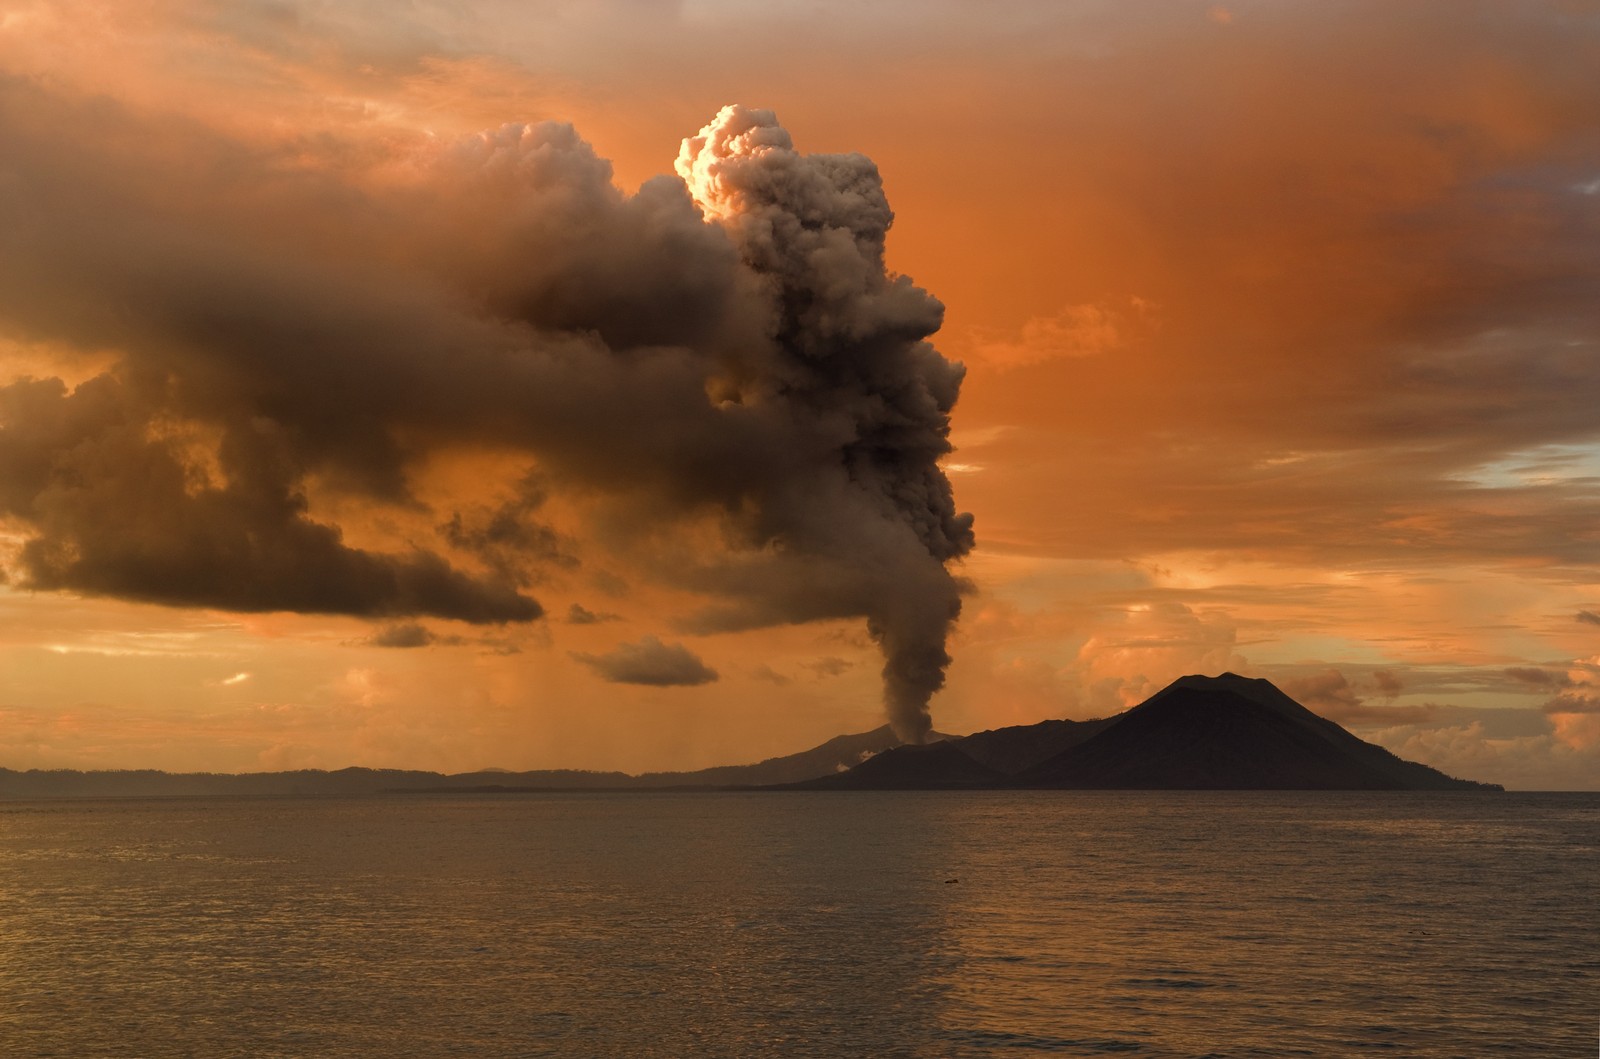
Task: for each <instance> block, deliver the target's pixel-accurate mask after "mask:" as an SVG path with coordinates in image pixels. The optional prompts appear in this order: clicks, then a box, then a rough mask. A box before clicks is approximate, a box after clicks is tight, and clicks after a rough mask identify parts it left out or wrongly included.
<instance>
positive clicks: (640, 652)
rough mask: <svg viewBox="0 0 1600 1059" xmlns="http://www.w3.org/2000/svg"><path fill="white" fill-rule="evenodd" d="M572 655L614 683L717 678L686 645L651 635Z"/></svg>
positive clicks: (677, 683)
mask: <svg viewBox="0 0 1600 1059" xmlns="http://www.w3.org/2000/svg"><path fill="white" fill-rule="evenodd" d="M572 657H573V658H575V659H577V660H578V661H580V662H582V663H583V664H584V665H586V666H588V667H589V668H590V669H593V670H594V671H595V672H596V673H598V674H599V675H600V678H601V679H602V680H608V681H610V682H611V683H613V684H646V685H649V686H651V687H658V688H669V687H693V686H695V685H697V684H709V683H711V682H712V681H713V680H716V679H717V671H716V670H715V669H712V668H711V667H710V666H708V665H706V664H705V663H704V662H702V661H700V659H699V658H697V657H696V656H695V654H694V652H692V651H690V650H689V649H688V648H687V647H685V646H683V645H682V644H678V643H672V644H667V643H662V642H661V641H660V640H658V639H656V638H655V637H654V636H646V637H644V638H643V639H641V640H640V641H639V642H638V643H625V644H619V645H618V646H617V647H616V648H615V649H614V650H611V651H608V652H606V653H605V654H603V655H593V654H584V653H583V652H581V651H574V652H573V654H572Z"/></svg>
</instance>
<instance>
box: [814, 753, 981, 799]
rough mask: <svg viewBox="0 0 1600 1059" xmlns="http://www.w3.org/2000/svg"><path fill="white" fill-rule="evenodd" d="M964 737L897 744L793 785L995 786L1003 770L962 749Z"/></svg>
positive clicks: (849, 788) (854, 787)
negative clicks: (846, 768) (848, 766)
mask: <svg viewBox="0 0 1600 1059" xmlns="http://www.w3.org/2000/svg"><path fill="white" fill-rule="evenodd" d="M964 742H966V740H956V741H954V742H941V743H927V744H924V745H923V746H897V747H892V748H890V749H888V750H885V751H884V752H883V753H881V754H877V755H875V756H873V757H870V758H868V759H867V760H865V761H863V762H862V763H861V764H859V765H857V766H856V767H855V768H853V769H850V770H849V771H848V772H837V773H834V774H833V775H831V776H820V777H818V778H816V779H811V780H806V781H805V782H803V783H797V784H794V785H793V786H794V787H795V788H796V789H800V790H812V791H860V790H874V791H889V790H959V789H963V788H965V789H971V788H982V787H997V786H1000V785H1001V784H1002V783H1004V782H1005V779H1006V776H1005V774H1004V773H1001V772H997V771H995V770H994V769H992V768H989V767H987V766H985V765H981V764H979V763H978V762H976V761H974V760H973V759H972V758H971V757H969V756H968V755H967V754H966V753H965V752H963V751H962V749H961V745H962V744H963V743H964Z"/></svg>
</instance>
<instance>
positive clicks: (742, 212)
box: [677, 106, 973, 743]
mask: <svg viewBox="0 0 1600 1059" xmlns="http://www.w3.org/2000/svg"><path fill="white" fill-rule="evenodd" d="M677 170H678V175H679V176H681V177H682V178H683V180H684V182H685V183H686V184H687V185H688V186H689V190H690V192H691V193H692V194H693V195H694V199H695V202H696V203H697V204H698V205H699V206H700V208H701V210H702V211H703V212H704V213H705V214H706V215H707V216H708V217H713V218H716V219H717V220H718V221H719V222H720V223H721V224H722V226H723V228H724V229H725V230H726V231H727V232H728V233H729V235H730V236H731V237H732V239H733V241H734V243H735V245H736V246H737V247H738V248H739V254H740V258H741V259H742V260H743V261H744V263H745V264H746V265H747V266H748V267H749V268H750V269H751V270H752V271H753V272H754V273H755V275H756V276H757V277H758V278H759V280H760V282H761V285H762V287H763V288H764V290H765V293H766V296H767V299H768V301H769V302H770V304H771V305H772V307H773V316H772V319H771V323H770V326H771V338H772V357H771V360H770V361H769V362H768V363H767V365H766V368H767V370H766V372H765V373H764V375H763V376H762V377H760V378H756V379H748V380H743V381H744V383H745V390H744V393H743V395H742V396H743V397H744V399H747V400H751V401H755V402H763V401H765V402H772V403H777V404H779V405H781V406H783V407H785V408H786V409H788V411H789V414H790V415H792V416H794V417H796V418H799V419H808V418H809V419H812V420H814V421H817V422H820V423H826V424H829V425H830V426H831V427H832V428H833V429H834V430H835V431H836V432H837V433H836V435H835V436H836V438H837V446H836V448H835V449H834V451H833V453H832V454H830V455H831V456H832V458H831V459H825V460H820V461H818V462H817V463H816V464H815V465H813V466H811V467H806V468H803V469H801V470H800V471H799V473H796V474H793V475H791V476H789V477H788V478H786V479H783V480H779V481H775V482H774V483H773V484H772V490H771V494H770V495H769V496H768V497H767V498H766V499H767V501H768V503H767V505H766V507H767V510H768V511H769V512H770V513H771V514H772V515H774V516H778V517H779V518H780V519H781V524H779V525H775V526H773V527H772V530H771V531H772V535H773V538H774V539H775V540H781V541H783V542H784V543H785V544H786V545H787V546H789V547H792V548H796V549H798V550H801V551H802V552H809V553H813V554H816V555H818V556H821V557H825V558H828V559H834V560H841V561H843V562H845V563H846V564H848V565H853V566H854V567H855V569H854V570H853V571H852V573H853V575H854V576H855V577H857V578H859V579H861V580H862V581H864V582H866V583H868V584H870V585H871V586H872V589H873V591H872V593H871V597H870V599H869V600H867V601H865V606H864V607H863V610H864V612H865V614H866V616H867V619H868V628H869V630H870V632H871V634H872V637H873V639H874V640H875V641H877V643H878V645H879V646H880V648H881V649H882V651H883V654H884V669H883V677H884V701H885V705H886V707H887V709H888V713H889V719H890V722H891V723H892V724H893V726H894V729H895V732H896V734H897V735H899V736H900V737H901V738H902V739H904V740H906V741H908V742H913V743H920V742H922V741H923V739H924V738H925V737H926V735H927V733H928V731H929V730H930V728H931V722H930V720H929V715H928V700H929V698H930V697H931V696H932V695H933V693H934V692H935V691H937V690H938V689H939V688H940V687H941V686H942V685H943V683H944V670H945V667H946V666H947V665H948V664H949V662H950V657H949V655H948V654H947V653H946V651H945V639H946V636H947V634H948V632H949V629H950V626H951V624H952V623H953V622H954V621H955V619H956V616H957V615H958V614H959V612H960V609H961V599H960V591H959V586H958V584H957V582H956V581H955V579H954V578H952V577H951V576H950V574H949V572H948V571H947V569H946V567H945V564H946V563H947V562H948V561H949V560H952V559H956V558H959V557H960V556H962V555H964V554H966V553H967V552H968V551H969V550H970V549H971V547H972V544H973V535H972V517H971V516H970V515H966V514H958V513H957V511H956V508H955V501H954V497H953V495H952V492H951V488H950V483H949V481H948V479H946V478H945V476H944V473H943V471H941V470H940V468H939V465H938V460H939V457H940V456H942V455H944V454H945V453H947V452H949V451H950V445H949V440H948V439H949V423H950V420H949V415H950V410H951V409H952V408H953V407H954V405H955V402H956V395H957V393H958V392H959V390H960V386H961V378H962V374H963V369H962V368H961V367H960V366H959V365H956V364H952V363H951V362H949V361H947V360H945V359H944V358H943V357H942V356H940V355H939V354H938V352H936V351H935V350H934V349H933V347H931V346H929V345H928V344H927V343H925V342H924V341H923V340H924V339H925V338H927V337H928V336H929V335H931V334H932V333H933V332H934V331H936V330H938V328H939V325H940V323H941V321H942V318H943V313H944V307H943V306H942V305H941V304H940V303H939V302H938V301H937V300H935V299H934V298H933V297H932V296H930V295H929V294H928V293H927V292H926V291H924V290H922V289H920V288H918V287H916V286H914V285H912V283H911V281H910V280H908V279H907V278H905V277H904V276H891V275H890V274H889V273H888V270H887V269H886V267H885V264H884V239H885V236H886V235H887V234H888V230H889V225H890V223H891V221H892V220H893V217H894V215H893V213H891V212H890V210H889V203H888V200H887V198H886V197H885V196H884V193H883V184H882V181H881V180H880V179H879V176H878V169H877V167H876V166H875V165H873V163H872V161H871V160H870V159H868V158H865V157H863V156H862V155H859V154H845V155H810V156H805V155H801V154H799V153H798V152H796V151H795V150H794V147H793V144H792V142H791V141H790V138H789V134H788V133H787V132H785V131H784V130H783V129H782V128H781V127H780V126H779V125H778V123H777V119H776V117H775V116H774V115H773V113H772V112H771V111H768V110H752V109H746V108H744V107H741V106H728V107H724V108H723V109H722V111H721V112H720V113H719V114H718V115H717V116H716V118H715V119H714V120H713V121H712V122H711V123H710V124H708V125H706V126H705V127H704V128H703V129H701V130H700V132H699V133H698V134H697V135H695V136H693V137H691V138H689V139H687V140H685V141H684V143H683V148H682V150H681V152H680V153H679V155H678V162H677Z"/></svg>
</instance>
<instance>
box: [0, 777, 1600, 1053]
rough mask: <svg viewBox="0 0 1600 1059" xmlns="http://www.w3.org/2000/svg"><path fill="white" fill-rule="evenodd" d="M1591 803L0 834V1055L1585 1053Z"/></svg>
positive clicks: (643, 813) (186, 824)
mask: <svg viewBox="0 0 1600 1059" xmlns="http://www.w3.org/2000/svg"><path fill="white" fill-rule="evenodd" d="M1597 847H1600V795H1595V794H1579V795H1570V794H1567V795H1562V794H1494V793H1479V792H1460V793H1445V794H1434V793H1429V794H1414V793H1405V794H1371V793H1363V794H1325V793H1315V794H1307V793H1277V792H1272V793H1144V792H1139V793H1126V792H1055V791H1029V792H970V793H948V792H927V793H878V792H854V793H844V792H839V793H726V794H660V793H657V794H646V793H629V794H592V793H574V794H517V795H499V796H490V797H477V796H447V795H435V796H394V797H388V798H372V799H365V800H321V801H318V800H238V801H222V800H204V801H199V800H166V801H162V800H140V801H96V802H27V803H18V802H11V803H0V1056H5V1057H7V1059H11V1057H24V1056H62V1057H71V1059H79V1057H87V1056H130V1057H140V1059H156V1057H163V1056H196V1057H213V1056H216V1057H221V1056H250V1057H272V1056H294V1057H343V1056H373V1057H396V1056H485V1057H498V1056H594V1057H609V1056H671V1057H691V1056H908V1057H938V1056H1024V1055H1033V1054H1055V1055H1090V1056H1095V1055H1128V1056H1159V1057H1167V1056H1184V1057H1190V1056H1273V1057H1277V1056H1296V1055H1306V1056H1345V1055H1354V1056H1364V1055H1390V1056H1417V1057H1436V1056H1438V1057H1442V1056H1452V1057H1454V1056H1472V1057H1477V1056H1509V1055H1515V1056H1538V1057H1543V1059H1555V1057H1563V1056H1581V1057H1587V1056H1593V1055H1595V1054H1596V1051H1597V1040H1596V1033H1597V1018H1600V849H1597Z"/></svg>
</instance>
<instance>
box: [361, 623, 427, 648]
mask: <svg viewBox="0 0 1600 1059" xmlns="http://www.w3.org/2000/svg"><path fill="white" fill-rule="evenodd" d="M438 641H439V637H438V636H437V635H436V634H435V633H434V632H433V631H432V630H430V629H429V628H427V626H424V625H419V624H417V623H416V622H404V623H401V624H397V625H385V626H384V627H383V628H381V629H379V630H378V631H377V632H376V633H374V634H373V636H372V638H371V639H369V640H367V641H366V642H367V643H368V644H370V645H371V646H373V647H398V648H408V647H427V646H429V645H430V644H434V643H437V642H438Z"/></svg>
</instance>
